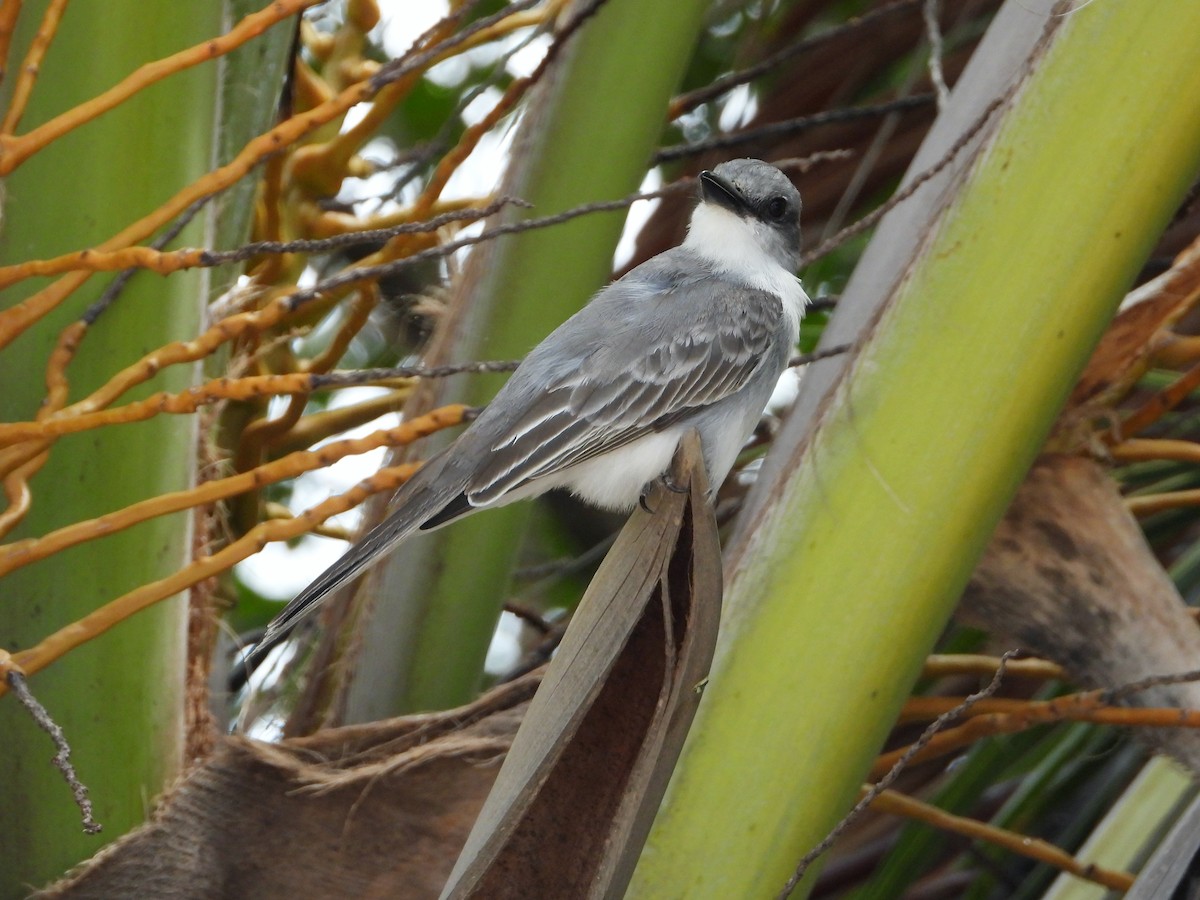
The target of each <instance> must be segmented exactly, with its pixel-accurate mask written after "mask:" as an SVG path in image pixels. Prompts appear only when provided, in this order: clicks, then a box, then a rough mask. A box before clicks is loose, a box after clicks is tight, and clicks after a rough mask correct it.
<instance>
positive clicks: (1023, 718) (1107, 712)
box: [871, 691, 1200, 777]
mask: <svg viewBox="0 0 1200 900" xmlns="http://www.w3.org/2000/svg"><path fill="white" fill-rule="evenodd" d="M1107 696H1108V693H1107V692H1106V691H1088V692H1085V693H1080V694H1071V695H1068V696H1064V697H1058V698H1056V699H1054V700H1045V701H1032V700H1007V699H988V700H981V701H980V702H979V703H977V704H975V705H974V706H972V707H971V708H970V710H968V711H967V712H966V713H964V715H966V716H967V721H966V722H964V723H963V724H962V725H959V726H956V727H954V728H948V729H946V730H945V731H940V732H938V733H937V734H935V735H934V736H933V738H932V739H930V740H929V742H928V743H927V744H926V745H925V746H924V747H923V748H922V749H921V750H920V751H919V752H918V753H917V754H916V755H915V756H914V757H912V758H911V761H912V762H914V763H918V762H926V761H928V760H931V759H936V758H938V757H940V756H944V755H946V754H947V753H952V752H954V751H956V750H959V749H961V748H962V747H966V746H968V745H970V744H973V743H974V742H975V741H978V740H981V739H983V738H985V737H992V736H994V735H998V734H1015V733H1017V732H1021V731H1026V730H1028V729H1030V728H1033V727H1034V726H1035V725H1046V724H1050V723H1056V722H1063V721H1070V722H1093V723H1095V724H1098V725H1118V726H1144V727H1154V728H1168V727H1182V728H1200V710H1190V709H1177V708H1172V707H1163V708H1150V707H1136V708H1130V707H1119V706H1110V705H1108V704H1107V702H1106V699H1105V698H1106V697H1107ZM958 704H961V698H958V699H956V698H951V697H911V698H909V700H908V701H907V702H906V703H905V704H904V711H903V712H902V713H901V716H900V719H901V721H908V720H911V719H925V718H932V717H934V716H937V715H940V714H941V713H943V712H946V711H948V710H950V709H954V708H955V707H956V705H958ZM907 749H908V748H906V747H901V748H898V749H896V750H891V751H889V752H887V753H883V754H880V755H879V756H878V757H877V758H876V760H875V764H874V765H873V766H872V768H871V772H872V777H881V776H882V775H883V774H884V773H886V772H888V771H889V770H890V769H891V767H892V766H893V765H895V763H896V761H897V760H898V759H900V757H902V756H903V755H904V754H905V752H906V750H907Z"/></svg>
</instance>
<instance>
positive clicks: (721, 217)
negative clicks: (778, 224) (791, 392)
mask: <svg viewBox="0 0 1200 900" xmlns="http://www.w3.org/2000/svg"><path fill="white" fill-rule="evenodd" d="M766 227H767V226H766V225H764V224H762V223H758V222H755V221H754V220H752V219H744V218H742V217H741V216H738V215H735V214H734V213H732V212H730V211H729V210H727V209H723V208H722V207H720V206H717V205H716V204H715V203H701V204H700V205H699V206H697V207H696V209H695V211H694V212H693V213H692V220H691V222H690V223H689V225H688V234H687V238H686V240H684V242H683V246H684V247H686V248H687V249H688V250H691V251H692V252H693V253H695V254H696V255H697V256H699V257H702V258H703V259H704V260H705V261H706V262H708V263H709V264H710V265H712V266H713V268H715V269H717V270H718V271H719V272H722V273H724V274H726V275H729V276H731V277H733V278H735V279H737V280H738V281H742V282H745V283H746V284H748V285H750V286H751V287H755V288H758V289H759V290H763V291H768V292H770V293H772V294H775V295H776V296H778V297H779V298H780V299H781V300H782V301H783V310H784V314H785V315H787V317H788V319H789V320H790V321H791V324H792V326H793V331H796V332H798V331H799V328H800V316H801V314H802V313H803V312H804V306H805V304H806V303H808V295H807V294H805V293H804V289H803V288H802V287H801V286H800V279H798V278H797V277H796V276H795V275H794V274H793V273H792V272H789V271H788V270H787V269H785V268H784V267H783V266H781V265H780V264H779V263H778V262H777V261H776V259H775V257H773V256H772V255H771V254H770V253H768V252H767V251H766V250H765V249H764V245H765V241H766V237H767V236H766V235H765V234H762V233H760V229H763V230H765V229H766Z"/></svg>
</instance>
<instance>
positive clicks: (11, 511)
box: [0, 453, 48, 538]
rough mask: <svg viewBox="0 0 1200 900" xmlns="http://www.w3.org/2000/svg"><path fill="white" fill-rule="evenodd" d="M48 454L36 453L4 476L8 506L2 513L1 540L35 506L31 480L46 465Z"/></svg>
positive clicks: (0, 520)
mask: <svg viewBox="0 0 1200 900" xmlns="http://www.w3.org/2000/svg"><path fill="white" fill-rule="evenodd" d="M47 458H48V454H46V453H36V454H33V455H32V456H30V457H29V458H28V459H26V460H25V461H24V462H22V463H21V464H20V465H18V466H16V467H14V468H13V470H12V471H11V472H9V473H8V474H7V475H5V476H4V497H5V499H6V500H7V501H8V506H6V507H5V508H4V511H3V512H0V538H2V537H3V536H4V535H6V534H8V533H9V532H10V531H12V530H13V529H14V528H16V527H17V525H19V524H20V523H21V521H22V520H23V519H24V518H25V516H27V515H28V514H29V509H30V507H31V506H32V505H33V491H32V490H31V489H30V487H29V479H30V478H32V477H33V476H34V475H35V474H37V471H38V469H40V468H41V467H42V466H43V465H45V463H46V460H47Z"/></svg>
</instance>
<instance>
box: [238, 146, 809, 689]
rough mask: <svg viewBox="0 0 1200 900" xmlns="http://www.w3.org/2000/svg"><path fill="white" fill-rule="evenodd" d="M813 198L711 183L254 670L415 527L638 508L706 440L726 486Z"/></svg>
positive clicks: (508, 388)
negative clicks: (560, 506)
mask: <svg viewBox="0 0 1200 900" xmlns="http://www.w3.org/2000/svg"><path fill="white" fill-rule="evenodd" d="M799 214H800V196H799V193H798V192H797V191H796V189H795V187H793V186H792V184H791V182H789V181H788V180H787V178H786V177H785V176H784V175H783V174H782V173H781V172H779V170H778V169H775V168H774V167H773V166H770V165H768V164H766V163H763V162H759V161H757V160H731V161H730V162H726V163H722V164H721V165H719V166H717V167H716V169H715V170H714V171H713V172H705V173H703V174H702V176H701V203H700V204H699V205H698V206H697V208H696V210H695V212H694V213H693V216H692V220H691V224H690V228H689V235H688V238H687V240H685V241H684V243H683V244H682V245H681V246H679V247H675V248H673V249H671V250H667V251H666V252H664V253H661V254H659V255H658V256H656V257H654V258H653V259H650V260H648V261H647V262H645V263H643V264H642V265H640V266H638V267H637V268H635V269H633V270H632V271H630V272H629V273H628V274H626V275H625V276H624V277H623V278H621V279H620V280H618V281H615V282H613V283H612V284H610V285H609V286H608V287H606V288H605V289H603V290H602V291H600V292H599V293H598V294H597V295H596V296H595V297H594V298H593V299H592V301H591V302H590V303H589V304H588V305H587V306H586V307H584V308H583V309H581V310H580V311H579V312H577V313H576V314H575V315H573V316H572V317H571V318H570V319H568V320H567V321H566V322H564V323H563V324H562V325H560V326H559V327H558V328H557V329H555V330H554V332H552V333H551V334H550V335H549V336H548V337H547V338H546V339H545V340H544V341H542V343H540V344H539V345H538V346H537V347H536V348H534V350H533V351H532V352H531V353H530V354H529V355H528V356H527V357H526V358H525V360H524V362H522V364H521V366H520V367H519V368H518V369H517V370H516V372H514V373H513V375H512V377H511V378H510V379H509V380H508V382H507V383H506V384H505V385H504V387H503V388H501V389H500V391H499V392H498V393H497V394H496V397H495V398H494V399H493V400H492V402H491V403H490V404H488V406H487V408H486V409H485V410H484V411H483V412H482V413H481V414H480V415H479V417H478V418H477V419H476V420H475V421H474V422H473V423H472V424H471V426H470V427H469V428H467V430H466V431H464V432H463V434H462V435H461V436H460V437H459V438H458V440H456V441H455V442H454V444H452V445H451V446H450V447H448V448H447V449H446V450H444V451H442V452H441V453H440V454H438V455H437V456H435V457H434V458H433V459H431V460H430V461H429V462H428V463H426V465H425V466H423V467H422V468H421V469H420V470H419V471H418V472H417V473H416V475H414V476H413V477H412V478H411V479H410V480H409V481H408V482H407V483H406V484H405V485H404V486H403V487H402V488H401V489H400V490H399V491H398V492H397V494H396V496H395V499H394V504H393V506H394V511H393V512H392V513H391V514H390V515H389V516H388V518H387V519H386V520H384V521H383V522H382V523H381V524H380V525H378V526H377V527H376V528H374V529H373V530H372V531H371V532H369V533H368V534H367V535H366V536H365V537H364V538H363V539H362V540H361V541H359V542H358V543H356V544H355V545H354V546H352V547H351V548H350V549H349V550H348V551H347V552H346V554H345V555H344V556H343V557H342V558H341V559H339V560H338V561H337V562H336V563H334V564H333V565H332V566H331V567H330V568H329V569H327V570H326V571H325V572H324V573H322V574H321V575H320V576H319V577H318V578H317V579H316V580H315V581H314V582H313V583H312V584H311V585H309V586H308V587H307V588H305V589H304V590H303V591H302V592H301V593H300V594H299V595H297V596H296V598H295V599H293V600H292V601H291V602H290V603H289V604H288V605H287V606H286V607H285V608H284V610H283V612H282V613H280V615H279V616H278V617H277V618H276V619H275V620H274V621H273V622H272V623H271V625H270V626H269V627H268V629H267V632H266V634H265V636H264V637H263V639H262V640H261V641H260V642H259V643H258V645H257V646H256V647H255V648H254V649H253V650H252V651H251V652H250V654H248V655H247V657H246V658H245V662H244V666H245V669H246V670H247V671H253V669H254V668H255V667H256V666H257V665H258V664H259V663H260V662H261V661H262V660H263V659H264V658H265V656H266V654H267V653H268V652H269V651H270V649H271V647H273V646H274V645H275V644H277V643H278V642H279V641H280V640H282V639H283V638H284V637H285V636H286V635H287V633H288V632H289V631H290V630H291V628H292V627H293V626H294V625H295V623H296V622H297V621H299V620H300V619H301V618H302V617H304V616H305V615H306V614H307V613H308V612H309V611H310V610H311V608H312V607H313V606H314V605H315V604H316V603H317V602H318V601H320V600H321V599H322V598H323V597H324V596H325V595H326V594H328V593H329V592H330V591H332V590H334V589H335V588H337V587H338V586H339V585H341V584H343V583H345V582H346V581H348V580H349V579H351V578H353V577H354V576H355V575H357V574H358V573H359V572H361V571H362V570H363V569H364V568H366V566H368V565H369V564H370V563H372V562H373V561H374V560H376V559H377V558H378V557H379V556H380V555H381V554H383V553H384V552H386V551H387V550H388V549H390V548H391V547H392V546H394V545H395V544H396V543H397V542H399V541H401V540H403V539H404V538H405V537H407V536H408V535H410V534H412V533H413V532H414V531H416V530H418V529H420V530H429V529H431V528H436V527H440V526H442V525H444V524H446V523H448V522H451V521H454V520H455V519H457V518H460V517H461V516H463V515H466V514H468V513H470V512H473V511H475V510H476V509H481V508H486V507H492V506H499V505H502V504H505V503H509V502H512V501H514V500H518V499H522V498H524V497H531V496H536V495H537V494H540V493H543V492H545V491H546V490H549V489H551V488H556V487H561V488H566V489H568V490H571V491H572V492H573V493H575V494H577V495H578V496H580V497H581V498H582V499H584V500H586V501H588V502H590V503H592V504H594V505H597V506H601V507H604V508H608V509H616V510H622V509H624V510H627V509H630V508H632V506H633V505H634V504H635V503H636V502H637V500H638V498H639V496H641V495H642V493H643V492H644V490H645V489H646V488H647V486H648V483H649V482H652V481H653V479H654V478H656V477H658V476H660V475H661V474H662V473H663V472H664V471H666V468H667V466H668V465H669V464H670V460H671V457H672V455H673V454H674V450H675V447H676V446H677V444H678V442H679V440H680V439H681V438H682V436H683V434H684V433H685V432H686V431H687V430H688V429H691V428H695V429H696V430H697V431H698V432H699V434H700V439H701V445H702V447H703V450H704V458H705V463H706V466H707V469H708V473H709V479H710V482H711V483H712V485H713V487H714V490H715V488H716V487H717V486H719V485H720V483H721V481H722V480H723V479H724V478H725V476H726V475H727V474H728V472H729V469H730V468H731V467H732V465H733V462H734V460H735V458H736V456H737V453H738V451H739V449H740V448H741V446H742V445H743V444H744V442H745V441H746V439H747V438H748V437H749V435H750V433H751V432H752V431H753V429H754V427H755V425H756V424H757V422H758V420H759V418H760V416H761V415H762V410H763V408H764V407H765V406H766V403H767V401H768V400H769V399H770V396H771V393H772V391H773V390H774V388H775V385H776V383H777V381H778V379H779V376H780V375H781V374H782V372H783V371H784V369H785V368H786V366H787V361H788V359H789V357H790V356H791V353H792V351H793V349H794V346H795V343H796V339H797V333H798V327H799V318H800V315H801V313H802V311H803V305H804V303H805V302H806V300H807V298H806V297H805V295H804V292H803V291H802V290H801V288H800V285H799V282H798V281H797V280H796V278H795V276H794V274H793V272H794V270H795V267H796V265H797V262H798V256H799Z"/></svg>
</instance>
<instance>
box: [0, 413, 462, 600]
mask: <svg viewBox="0 0 1200 900" xmlns="http://www.w3.org/2000/svg"><path fill="white" fill-rule="evenodd" d="M466 411H467V407H465V406H462V405H460V404H451V405H448V406H443V407H439V408H438V409H435V410H432V411H431V412H429V413H427V414H426V415H423V416H419V417H418V418H415V419H412V420H410V421H408V422H405V423H404V424H402V425H399V426H397V427H396V428H389V429H385V430H381V431H376V432H374V433H372V434H369V435H367V436H366V437H362V438H355V439H347V440H342V441H335V442H333V443H330V444H326V445H325V446H324V447H321V448H320V449H319V450H302V451H297V452H295V453H292V454H289V455H288V456H285V457H282V458H280V459H277V460H274V461H272V462H269V463H266V464H264V465H261V466H259V467H258V468H256V469H253V470H252V471H249V472H241V473H239V474H237V475H231V476H229V477H227V478H218V479H215V480H213V481H207V482H205V483H204V484H201V485H198V486H197V487H194V488H190V489H188V490H183V491H174V492H172V493H169V494H162V495H161V496H158V497H152V498H150V499H148V500H143V501H141V502H139V503H134V504H132V505H130V506H127V507H125V508H124V509H120V510H117V511H116V512H111V513H108V514H107V515H103V516H99V517H97V518H95V519H88V520H86V521H83V522H74V523H72V524H70V525H66V526H64V527H62V528H59V529H58V530H56V531H52V532H50V533H49V534H46V535H43V536H42V537H37V538H25V539H24V540H20V541H15V542H14V543H11V544H3V545H0V577H2V576H4V575H7V574H8V573H9V572H11V571H13V570H14V569H19V568H20V567H22V566H26V565H29V564H30V563H33V562H37V561H38V560H41V559H46V558H47V557H49V556H53V555H54V554H55V553H59V552H61V551H62V550H65V549H67V548H68V547H74V546H76V545H77V544H81V543H84V542H86V541H89V540H95V539H96V538H100V537H105V536H107V535H110V534H113V533H114V532H117V531H123V530H124V529H126V528H131V527H132V526H134V525H137V524H139V523H141V522H145V521H147V520H149V519H153V518H156V517H158V516H163V515H168V514H170V513H174V512H180V511H181V510H185V509H192V508H194V507H197V506H201V505H203V504H206V503H216V502H218V501H221V500H227V499H229V498H230V497H236V496H237V495H238V494H242V493H245V492H246V491H252V490H255V489H256V488H261V487H264V486H266V485H268V484H275V483H277V482H280V481H283V480H284V479H286V478H294V477H296V476H298V475H301V474H303V473H305V472H311V471H313V470H315V469H319V468H322V467H324V466H328V465H331V464H333V463H335V462H337V461H338V460H340V459H343V458H345V457H347V456H352V455H357V454H361V453H367V452H369V451H371V450H375V449H378V448H379V447H401V446H407V445H409V444H412V443H414V442H415V441H417V440H419V439H420V438H423V437H427V436H428V435H431V434H433V433H435V432H437V431H442V430H443V429H446V428H453V427H454V426H456V425H460V424H462V421H463V416H464V415H465V413H466Z"/></svg>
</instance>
